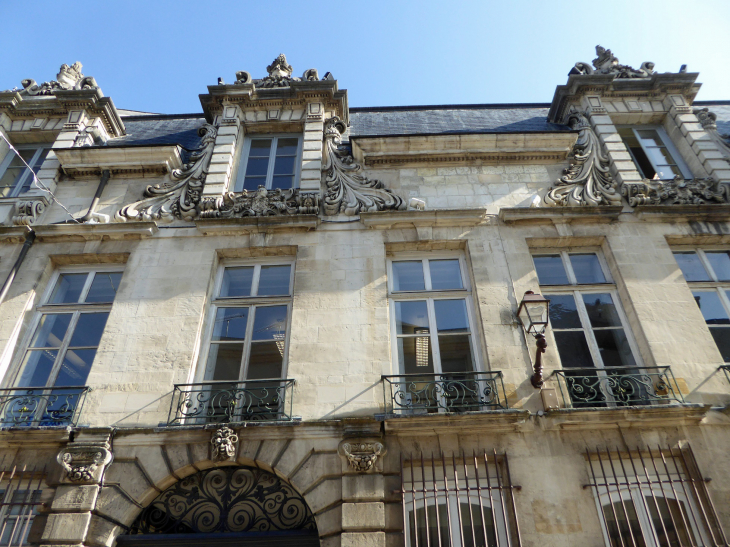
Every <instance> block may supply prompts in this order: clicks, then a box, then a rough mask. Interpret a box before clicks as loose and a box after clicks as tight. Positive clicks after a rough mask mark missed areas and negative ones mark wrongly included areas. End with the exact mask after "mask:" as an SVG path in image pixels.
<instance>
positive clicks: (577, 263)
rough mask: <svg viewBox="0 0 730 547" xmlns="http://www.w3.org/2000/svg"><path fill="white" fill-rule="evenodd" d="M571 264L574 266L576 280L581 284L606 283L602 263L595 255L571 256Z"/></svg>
mask: <svg viewBox="0 0 730 547" xmlns="http://www.w3.org/2000/svg"><path fill="white" fill-rule="evenodd" d="M570 263H571V265H572V266H573V272H574V273H575V278H576V280H577V281H578V283H580V284H586V283H605V282H606V277H605V276H604V275H603V270H602V269H601V263H600V262H599V261H598V256H597V255H596V254H595V253H590V254H580V255H570Z"/></svg>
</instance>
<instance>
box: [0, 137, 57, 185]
mask: <svg viewBox="0 0 730 547" xmlns="http://www.w3.org/2000/svg"><path fill="white" fill-rule="evenodd" d="M17 148H18V152H19V153H20V155H18V154H16V153H15V152H13V151H12V150H10V151H9V152H8V153H7V154H6V155H5V159H4V160H3V161H2V162H0V197H15V196H18V195H20V194H23V193H25V192H27V191H28V190H30V187H31V183H32V182H33V174H34V173H38V171H39V170H40V168H41V165H43V160H45V159H46V156H47V155H48V152H49V151H50V147H49V146H47V145H46V146H40V145H35V146H18V147H17ZM26 163H27V164H28V165H30V167H31V169H32V172H31V169H28V167H27V166H26V165H25V164H26Z"/></svg>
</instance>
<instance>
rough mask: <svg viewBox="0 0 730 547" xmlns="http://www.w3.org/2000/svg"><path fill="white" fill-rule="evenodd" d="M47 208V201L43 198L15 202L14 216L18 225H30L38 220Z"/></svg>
mask: <svg viewBox="0 0 730 547" xmlns="http://www.w3.org/2000/svg"><path fill="white" fill-rule="evenodd" d="M45 210H46V201H45V200H44V199H42V198H38V199H34V200H26V201H17V202H15V211H14V213H15V214H14V215H13V218H12V221H13V224H15V225H16V226H30V225H32V224H35V223H36V222H38V219H39V218H40V216H41V215H42V214H43V211H45Z"/></svg>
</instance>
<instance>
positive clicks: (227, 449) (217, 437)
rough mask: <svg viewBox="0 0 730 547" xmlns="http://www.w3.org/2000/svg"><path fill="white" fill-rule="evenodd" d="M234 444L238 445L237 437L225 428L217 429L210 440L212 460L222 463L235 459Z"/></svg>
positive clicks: (229, 429)
mask: <svg viewBox="0 0 730 547" xmlns="http://www.w3.org/2000/svg"><path fill="white" fill-rule="evenodd" d="M236 443H238V435H236V433H235V432H234V431H233V430H232V429H231V428H230V427H227V426H224V427H221V428H220V429H217V430H216V431H215V433H213V436H212V437H211V439H210V444H211V446H212V449H213V460H214V461H224V460H230V459H235V457H236Z"/></svg>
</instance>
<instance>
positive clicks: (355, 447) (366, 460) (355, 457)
mask: <svg viewBox="0 0 730 547" xmlns="http://www.w3.org/2000/svg"><path fill="white" fill-rule="evenodd" d="M340 451H341V453H342V455H343V456H345V458H347V463H348V464H349V466H350V469H352V470H353V471H356V472H358V473H367V472H368V471H371V470H372V469H373V467H374V466H375V462H376V461H377V459H378V457H379V456H380V455H381V454H383V453H384V452H385V446H384V445H383V443H381V442H377V441H364V440H362V441H361V440H353V441H345V442H343V443H341V444H340Z"/></svg>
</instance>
